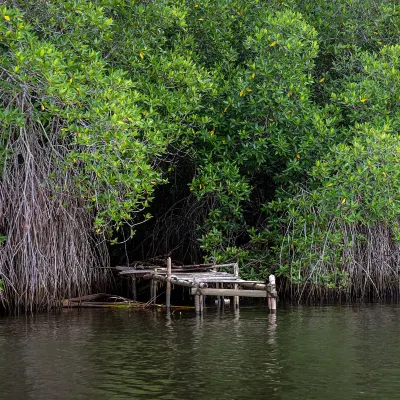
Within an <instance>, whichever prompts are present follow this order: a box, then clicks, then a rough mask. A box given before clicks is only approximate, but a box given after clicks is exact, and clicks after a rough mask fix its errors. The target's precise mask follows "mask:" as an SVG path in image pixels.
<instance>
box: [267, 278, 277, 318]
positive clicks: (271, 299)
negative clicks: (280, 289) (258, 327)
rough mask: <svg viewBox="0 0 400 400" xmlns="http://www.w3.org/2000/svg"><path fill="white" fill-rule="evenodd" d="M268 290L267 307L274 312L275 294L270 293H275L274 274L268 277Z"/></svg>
mask: <svg viewBox="0 0 400 400" xmlns="http://www.w3.org/2000/svg"><path fill="white" fill-rule="evenodd" d="M268 280H269V287H270V290H269V291H268V309H269V311H270V312H271V313H276V296H273V295H272V294H271V293H276V289H275V275H270V276H269V277H268Z"/></svg>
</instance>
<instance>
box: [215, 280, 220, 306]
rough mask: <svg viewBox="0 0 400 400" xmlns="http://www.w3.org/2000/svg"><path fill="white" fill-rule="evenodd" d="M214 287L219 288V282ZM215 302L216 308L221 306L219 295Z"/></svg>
mask: <svg viewBox="0 0 400 400" xmlns="http://www.w3.org/2000/svg"><path fill="white" fill-rule="evenodd" d="M215 288H216V289H219V283H218V282H217V283H216V284H215ZM217 302H218V303H217V304H218V308H220V307H221V296H218V297H217Z"/></svg>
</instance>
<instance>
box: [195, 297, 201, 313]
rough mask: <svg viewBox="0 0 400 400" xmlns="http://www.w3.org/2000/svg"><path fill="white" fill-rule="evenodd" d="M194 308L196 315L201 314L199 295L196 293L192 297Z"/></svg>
mask: <svg viewBox="0 0 400 400" xmlns="http://www.w3.org/2000/svg"><path fill="white" fill-rule="evenodd" d="M194 308H195V310H196V314H201V307H200V294H198V293H196V294H195V295H194Z"/></svg>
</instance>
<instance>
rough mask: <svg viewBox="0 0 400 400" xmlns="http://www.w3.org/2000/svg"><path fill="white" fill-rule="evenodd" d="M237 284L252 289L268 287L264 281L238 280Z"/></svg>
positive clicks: (265, 288)
mask: <svg viewBox="0 0 400 400" xmlns="http://www.w3.org/2000/svg"><path fill="white" fill-rule="evenodd" d="M239 285H240V286H243V287H246V288H250V289H254V290H267V288H268V285H266V284H265V283H251V282H239Z"/></svg>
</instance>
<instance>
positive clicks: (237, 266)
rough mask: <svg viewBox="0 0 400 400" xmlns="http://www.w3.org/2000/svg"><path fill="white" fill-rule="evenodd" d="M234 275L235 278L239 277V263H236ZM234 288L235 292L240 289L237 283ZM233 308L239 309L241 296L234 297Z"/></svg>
mask: <svg viewBox="0 0 400 400" xmlns="http://www.w3.org/2000/svg"><path fill="white" fill-rule="evenodd" d="M233 274H234V275H235V276H237V277H239V264H238V263H236V264H235V265H234V266H233ZM234 288H235V290H237V289H238V285H237V283H235V285H234ZM233 308H234V309H237V308H239V296H234V297H233Z"/></svg>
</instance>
